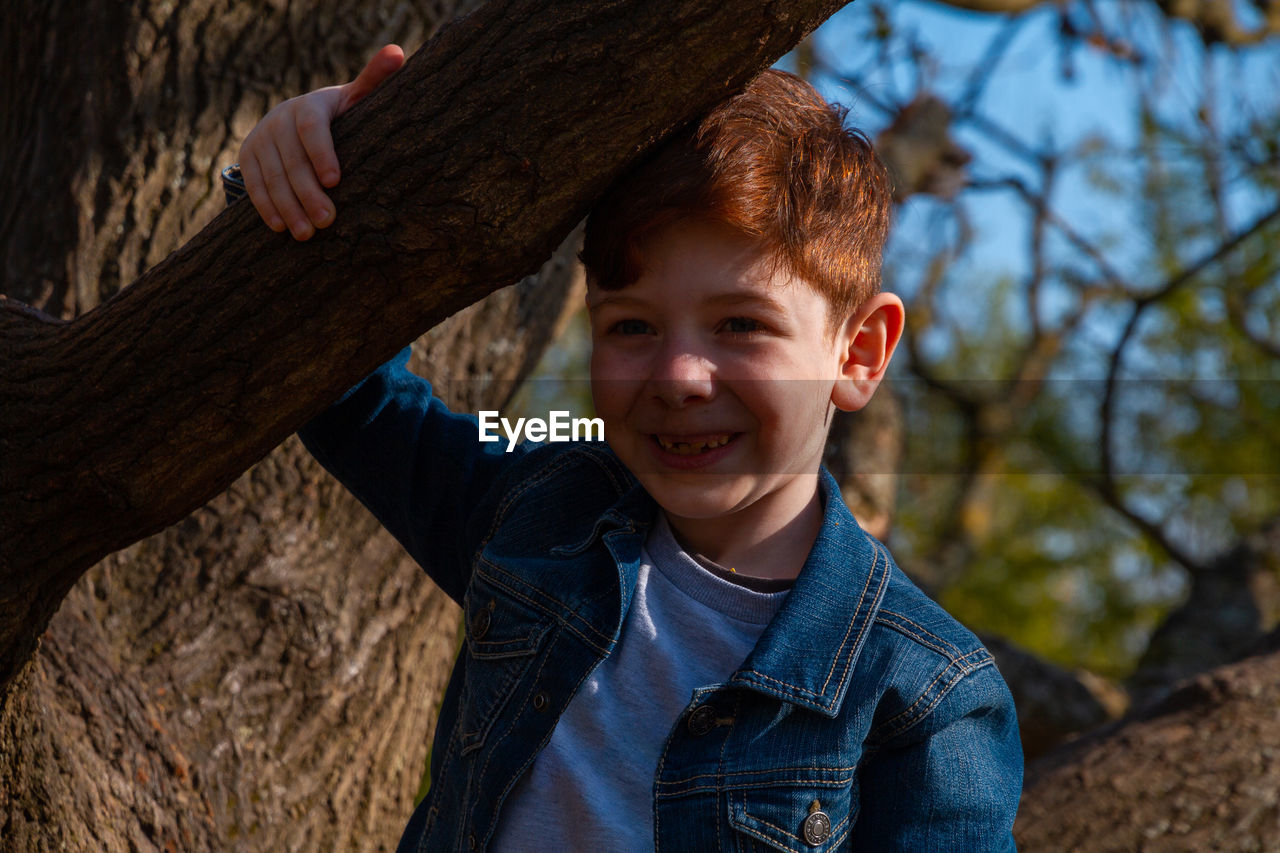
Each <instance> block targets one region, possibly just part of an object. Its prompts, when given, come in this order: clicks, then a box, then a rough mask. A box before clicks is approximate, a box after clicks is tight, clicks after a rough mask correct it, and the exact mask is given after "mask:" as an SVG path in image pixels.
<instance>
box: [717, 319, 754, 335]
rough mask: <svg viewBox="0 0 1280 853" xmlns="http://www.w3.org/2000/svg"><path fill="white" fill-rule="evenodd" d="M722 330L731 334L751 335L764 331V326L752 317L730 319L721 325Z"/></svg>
mask: <svg viewBox="0 0 1280 853" xmlns="http://www.w3.org/2000/svg"><path fill="white" fill-rule="evenodd" d="M721 328H722V329H723V330H724V331H726V332H729V333H730V334H734V335H749V334H751V333H752V332H760V331H763V330H764V324H763V323H761V322H760V321H759V320H753V319H751V318H750V317H729V318H728V319H726V320H725V321H724V323H723V324H722V325H721Z"/></svg>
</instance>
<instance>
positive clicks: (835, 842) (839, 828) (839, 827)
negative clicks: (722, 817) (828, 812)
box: [734, 805, 849, 849]
mask: <svg viewBox="0 0 1280 853" xmlns="http://www.w3.org/2000/svg"><path fill="white" fill-rule="evenodd" d="M742 814H743V815H744V816H746V817H749V818H751V819H752V820H753V821H755V822H757V823H760V824H763V825H764V826H767V827H769V828H770V829H772V830H774V831H775V832H777V833H779V834H780V835H785V836H786V837H787V838H790V839H792V840H794V841H799V842H802V843H803V844H805V845H806V846H812V845H810V844H809V842H807V841H804V839H802V838H801V837H800V836H798V835H796V834H795V833H792V832H788V831H787V830H785V829H783V828H782V827H780V826H774V825H773V824H772V823H769V821H767V820H765V819H764V818H761V817H756V816H755V815H753V814H751V813H750V812H748V811H747V808H746V806H745V805H744V806H743V807H742ZM848 824H849V816H848V815H847V814H846V815H845V816H844V817H843V818H841V820H840V823H838V824H836V825H835V827H834V828H833V829H832V831H831V833H832V836H833V837H832V839H831V846H830V847H828V849H834V848H836V847H839V846H840V842H842V841H844V835H845V833H846V832H847V830H848ZM734 828H736V829H738V830H739V831H741V832H745V833H747V834H748V835H754V836H755V837H756V838H759V839H760V840H761V841H765V842H768V843H769V844H770V845H772V844H773V843H774V841H773V839H772V838H770V837H769V836H767V835H765V834H764V833H762V832H758V831H756V829H755V828H754V827H750V826H743V824H742V822H741V820H735V821H734ZM837 832H838V833H839V836H838V837H836V834H837Z"/></svg>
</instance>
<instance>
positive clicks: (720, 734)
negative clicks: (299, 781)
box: [301, 353, 1022, 853]
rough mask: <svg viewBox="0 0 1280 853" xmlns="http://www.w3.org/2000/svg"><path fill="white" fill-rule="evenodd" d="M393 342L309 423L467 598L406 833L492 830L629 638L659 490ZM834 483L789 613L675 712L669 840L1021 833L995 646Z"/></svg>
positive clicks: (332, 460)
mask: <svg viewBox="0 0 1280 853" xmlns="http://www.w3.org/2000/svg"><path fill="white" fill-rule="evenodd" d="M403 360H404V354H403V353H402V354H401V357H400V358H398V359H396V360H394V361H393V362H391V363H389V364H387V365H384V366H383V367H382V368H380V369H379V370H378V371H376V372H375V373H373V374H371V375H370V376H369V377H368V378H367V379H366V380H364V381H363V382H362V383H361V384H360V385H358V386H356V387H355V388H354V389H352V390H351V391H349V392H348V393H347V395H346V396H344V397H343V398H342V399H341V400H340V401H339V402H338V403H337V404H335V406H334V407H333V408H331V409H330V410H329V411H327V412H325V413H324V414H322V415H321V416H320V417H318V418H317V419H316V420H314V421H312V422H311V423H310V424H308V425H307V426H306V427H305V428H304V429H303V430H302V431H301V435H302V437H303V439H304V441H305V442H306V444H307V446H308V448H309V449H310V450H311V452H312V453H313V454H314V455H315V456H316V458H317V459H319V460H320V462H321V463H322V464H324V465H325V467H327V468H328V469H329V470H330V471H332V472H333V473H334V474H336V475H337V476H338V478H339V479H340V480H342V482H343V483H345V484H346V485H347V487H348V488H350V489H351V491H352V492H354V493H355V494H356V496H357V497H359V498H360V499H361V500H362V501H363V502H364V503H365V504H366V505H367V506H369V508H370V509H371V510H372V511H373V512H374V514H375V515H376V516H377V517H378V518H379V519H380V520H381V521H382V523H383V524H384V525H386V527H387V528H388V529H389V530H390V531H391V532H392V533H393V534H394V535H395V536H396V537H397V538H398V539H399V540H400V542H401V543H402V544H403V545H404V546H405V548H406V549H408V551H409V553H410V554H411V555H412V556H413V557H414V558H415V559H417V560H418V562H419V563H420V564H421V565H422V566H423V567H424V568H425V569H426V570H427V572H428V573H429V574H430V576H431V577H432V578H433V579H434V580H435V581H436V583H437V584H439V586H440V587H441V588H442V589H443V590H444V591H445V592H446V593H447V594H448V595H449V596H450V597H451V598H452V599H453V600H454V601H456V602H458V603H459V604H460V605H461V606H462V608H463V612H464V620H465V633H466V638H465V642H464V644H463V647H462V650H461V652H460V653H459V656H458V660H457V663H456V664H455V666H454V669H453V674H452V677H451V679H450V681H449V686H448V689H447V691H446V693H445V698H444V702H443V706H442V708H441V711H440V718H439V721H438V724H437V727H436V733H435V740H434V745H433V752H432V761H431V788H430V793H429V794H428V796H427V798H426V799H425V800H424V801H423V802H422V803H421V804H420V806H419V807H418V808H417V810H416V811H415V812H414V814H413V817H412V819H411V820H410V822H409V825H408V827H407V829H406V830H405V834H404V837H403V839H402V840H401V843H400V849H401V850H402V851H424V850H430V851H452V850H484V849H487V848H488V846H489V845H490V843H491V841H492V838H493V835H494V829H495V826H496V824H497V821H498V817H499V814H500V813H501V809H502V805H503V802H504V800H505V799H506V797H507V795H508V794H509V793H510V791H511V789H512V787H513V786H514V785H515V783H516V780H517V779H518V778H519V777H520V776H521V774H522V773H524V772H525V770H527V769H528V768H529V766H530V764H531V763H532V762H533V760H534V758H535V756H536V755H537V754H538V751H539V750H540V749H541V748H542V747H543V746H544V745H545V744H546V743H547V741H548V739H549V738H550V736H551V732H552V729H553V728H554V727H555V725H556V721H557V719H558V718H559V716H560V714H561V712H562V711H563V710H564V709H565V706H566V705H567V704H568V702H569V700H570V699H571V698H572V697H573V695H574V691H575V689H576V688H577V686H578V685H579V684H581V683H582V682H583V680H584V679H585V678H586V677H587V675H588V674H589V673H590V672H591V670H592V669H593V668H594V667H595V666H596V664H598V663H599V662H600V661H601V660H602V659H603V658H604V657H605V656H606V655H608V654H609V653H610V650H611V649H612V648H613V647H614V644H615V643H616V642H617V639H618V637H619V632H620V629H621V626H622V621H623V617H624V615H625V614H626V612H627V608H628V605H629V602H630V599H631V596H632V593H633V591H634V588H635V582H636V577H637V573H638V569H639V565H640V559H641V546H642V544H643V543H644V541H645V537H646V535H647V533H648V530H649V527H650V524H651V523H652V521H653V519H654V517H655V513H656V512H657V508H656V506H655V505H654V503H653V501H652V499H651V498H650V497H649V496H648V495H647V493H646V492H645V491H644V490H643V489H642V488H641V487H640V486H638V485H637V483H636V481H635V479H634V478H633V477H632V476H631V474H630V473H629V472H628V471H627V469H626V468H625V467H624V466H623V465H622V464H621V463H620V462H619V461H618V459H617V458H616V457H615V456H614V455H613V454H612V453H611V452H610V451H609V449H608V447H607V446H606V445H604V444H589V443H558V444H547V445H523V446H521V447H519V448H517V449H516V451H515V452H512V453H506V452H504V451H505V449H506V444H505V442H496V443H480V442H479V441H478V440H477V438H478V432H477V422H476V420H475V418H473V417H468V416H463V415H456V414H453V413H450V412H449V411H448V410H447V409H446V408H445V407H444V405H443V404H442V403H441V402H440V401H439V400H438V399H435V398H434V397H432V396H431V394H430V389H429V386H428V385H427V384H426V382H425V381H424V380H421V379H419V378H418V377H416V376H414V375H413V374H411V373H409V372H408V371H407V370H406V369H405V368H404V367H403V366H401V365H400V364H399V363H398V362H402V361H403ZM821 481H822V489H823V493H824V497H825V517H824V520H823V526H822V529H821V532H820V533H819V536H818V539H817V541H816V542H815V543H814V546H813V549H812V551H811V552H810V554H809V556H808V559H807V561H806V562H805V565H804V568H803V570H802V571H801V573H800V575H799V577H797V578H796V581H795V584H794V586H793V588H792V590H791V592H790V594H789V595H788V596H787V598H786V600H785V601H784V603H783V604H782V606H781V608H780V610H779V611H778V613H777V615H776V616H775V618H774V619H773V621H772V622H771V623H770V624H769V625H768V626H767V627H766V629H765V630H764V633H763V634H762V635H761V637H760V639H759V641H758V642H757V644H756V646H755V649H754V650H753V651H752V652H751V653H750V654H749V655H748V657H747V659H746V660H745V661H744V662H743V663H742V665H741V667H740V668H739V669H738V671H737V672H735V673H734V674H733V675H732V676H731V677H730V678H729V680H728V681H726V682H725V683H723V684H708V685H706V686H704V687H702V688H700V689H699V690H697V691H696V692H695V694H694V695H693V697H692V698H691V700H690V702H689V704H688V706H687V707H686V709H685V710H684V712H683V713H682V715H681V716H680V717H679V719H676V720H674V721H672V723H673V724H672V727H671V731H670V735H669V736H668V739H667V743H666V746H665V751H664V753H663V755H662V758H661V760H660V762H659V764H658V766H657V767H655V768H654V775H653V798H654V799H653V802H654V827H653V830H654V839H655V848H656V849H657V850H659V851H718V850H722V851H756V850H761V851H763V850H784V851H827V850H868V851H887V850H910V851H948V850H955V851H966V853H971V852H972V851H988V850H1012V849H1013V840H1012V834H1011V833H1012V826H1013V817H1014V812H1015V810H1016V808H1017V803H1018V796H1019V791H1020V789H1021V783H1022V750H1021V747H1020V744H1019V740H1018V730H1017V722H1016V717H1015V713H1014V707H1013V702H1012V699H1011V698H1010V696H1009V692H1008V689H1007V688H1006V687H1005V684H1004V681H1003V680H1002V679H1001V677H1000V674H999V672H998V671H997V670H996V667H995V665H994V663H993V661H992V658H991V655H990V653H988V652H987V650H986V649H985V648H983V647H982V645H981V644H980V643H979V642H978V641H977V639H976V638H975V637H974V636H973V635H972V634H971V633H970V632H969V631H967V630H966V629H965V628H963V627H961V626H960V625H959V624H958V623H957V622H956V621H955V620H954V619H952V618H951V617H950V616H948V615H947V614H946V613H945V612H944V611H943V610H942V609H941V608H940V607H938V606H937V605H936V604H934V603H933V602H932V601H931V600H930V599H928V598H927V597H926V596H925V595H924V594H923V593H921V592H920V591H919V590H918V589H917V588H916V587H915V586H914V585H913V584H912V583H911V582H910V581H909V580H908V579H907V578H906V576H905V575H903V574H902V572H901V571H900V570H899V569H898V568H897V567H896V566H895V565H894V563H893V560H892V559H891V558H890V556H889V554H888V552H887V551H886V550H885V548H884V546H883V545H881V544H880V543H879V542H877V541H876V540H875V539H873V538H872V537H871V536H869V535H867V534H866V533H864V532H863V531H862V530H861V529H860V528H859V527H858V525H857V523H856V522H855V521H854V519H853V516H852V515H851V514H850V513H849V510H848V509H847V508H846V506H845V504H844V502H843V501H842V500H841V498H840V492H839V489H838V488H837V487H836V485H835V483H834V481H833V480H832V479H831V477H830V476H829V475H828V474H827V473H826V472H825V471H824V472H823V473H822V475H821ZM688 642H689V654H697V648H698V645H697V638H696V637H690V638H688ZM617 736H618V737H626V733H625V732H618V733H617Z"/></svg>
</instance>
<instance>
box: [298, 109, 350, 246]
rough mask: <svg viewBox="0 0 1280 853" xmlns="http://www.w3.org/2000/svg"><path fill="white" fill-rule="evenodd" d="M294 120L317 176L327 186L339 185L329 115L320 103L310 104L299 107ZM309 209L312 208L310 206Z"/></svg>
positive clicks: (339, 172)
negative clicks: (322, 109)
mask: <svg viewBox="0 0 1280 853" xmlns="http://www.w3.org/2000/svg"><path fill="white" fill-rule="evenodd" d="M294 120H295V122H296V124H297V133H298V139H299V140H301V141H302V148H303V150H305V151H306V153H307V157H308V158H309V159H310V160H311V166H312V168H313V169H314V170H315V174H316V177H317V178H319V180H320V183H321V184H322V185H324V186H326V187H333V186H337V183H338V179H339V177H341V171H340V170H339V167H338V156H337V155H336V154H335V153H334V152H333V135H332V134H331V133H330V132H329V117H328V116H327V115H325V114H324V113H323V112H322V111H321V109H320V108H319V106H318V105H315V104H310V105H303V106H301V107H299V109H298V110H297V111H296V112H295V113H294ZM286 165H287V164H286ZM326 201H327V199H326ZM308 209H309V210H310V209H311V208H310V207H309V206H308ZM316 224H319V223H316ZM326 224H327V223H326Z"/></svg>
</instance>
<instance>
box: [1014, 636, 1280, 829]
mask: <svg viewBox="0 0 1280 853" xmlns="http://www.w3.org/2000/svg"><path fill="white" fill-rule="evenodd" d="M1028 770H1029V772H1028V776H1027V784H1026V787H1025V789H1024V792H1023V797H1022V807H1021V811H1020V812H1019V815H1018V825H1017V832H1016V835H1017V837H1018V842H1019V849H1020V850H1023V851H1025V853H1034V851H1038V850H1044V851H1086V850H1087V851H1157V850H1158V851H1162V853H1163V851H1186V853H1199V851H1204V850H1223V851H1267V850H1275V849H1276V846H1277V844H1278V843H1280V796H1278V794H1277V792H1280V633H1277V634H1273V635H1272V636H1271V637H1270V639H1269V641H1268V643H1267V644H1266V645H1265V646H1264V647H1263V648H1262V649H1260V653H1259V654H1257V655H1255V656H1253V657H1250V658H1248V659H1246V660H1244V661H1241V662H1239V663H1236V664H1232V665H1230V666H1226V667H1222V668H1220V669H1217V670H1214V671H1213V672H1209V673H1205V674H1203V675H1200V676H1197V677H1196V678H1194V679H1192V680H1191V681H1190V682H1188V683H1186V684H1185V685H1184V686H1182V687H1181V688H1179V689H1178V690H1176V691H1175V692H1174V693H1172V694H1171V695H1169V696H1168V697H1167V698H1166V699H1165V700H1164V701H1163V702H1161V703H1160V704H1159V705H1158V706H1156V707H1155V708H1153V709H1151V710H1150V711H1149V712H1147V713H1146V714H1144V715H1143V716H1142V717H1140V718H1137V719H1134V720H1131V721H1128V722H1126V723H1124V724H1121V725H1118V726H1114V727H1112V728H1109V729H1107V730H1105V731H1103V732H1101V733H1100V734H1098V735H1094V736H1090V737H1088V738H1085V739H1082V740H1081V741H1078V742H1076V743H1075V744H1073V745H1072V746H1071V747H1070V748H1068V749H1065V750H1063V751H1061V752H1059V753H1055V754H1054V755H1052V756H1049V757H1047V758H1045V759H1044V760H1043V761H1042V762H1040V763H1038V764H1033V765H1031V766H1030V767H1029V768H1028Z"/></svg>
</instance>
